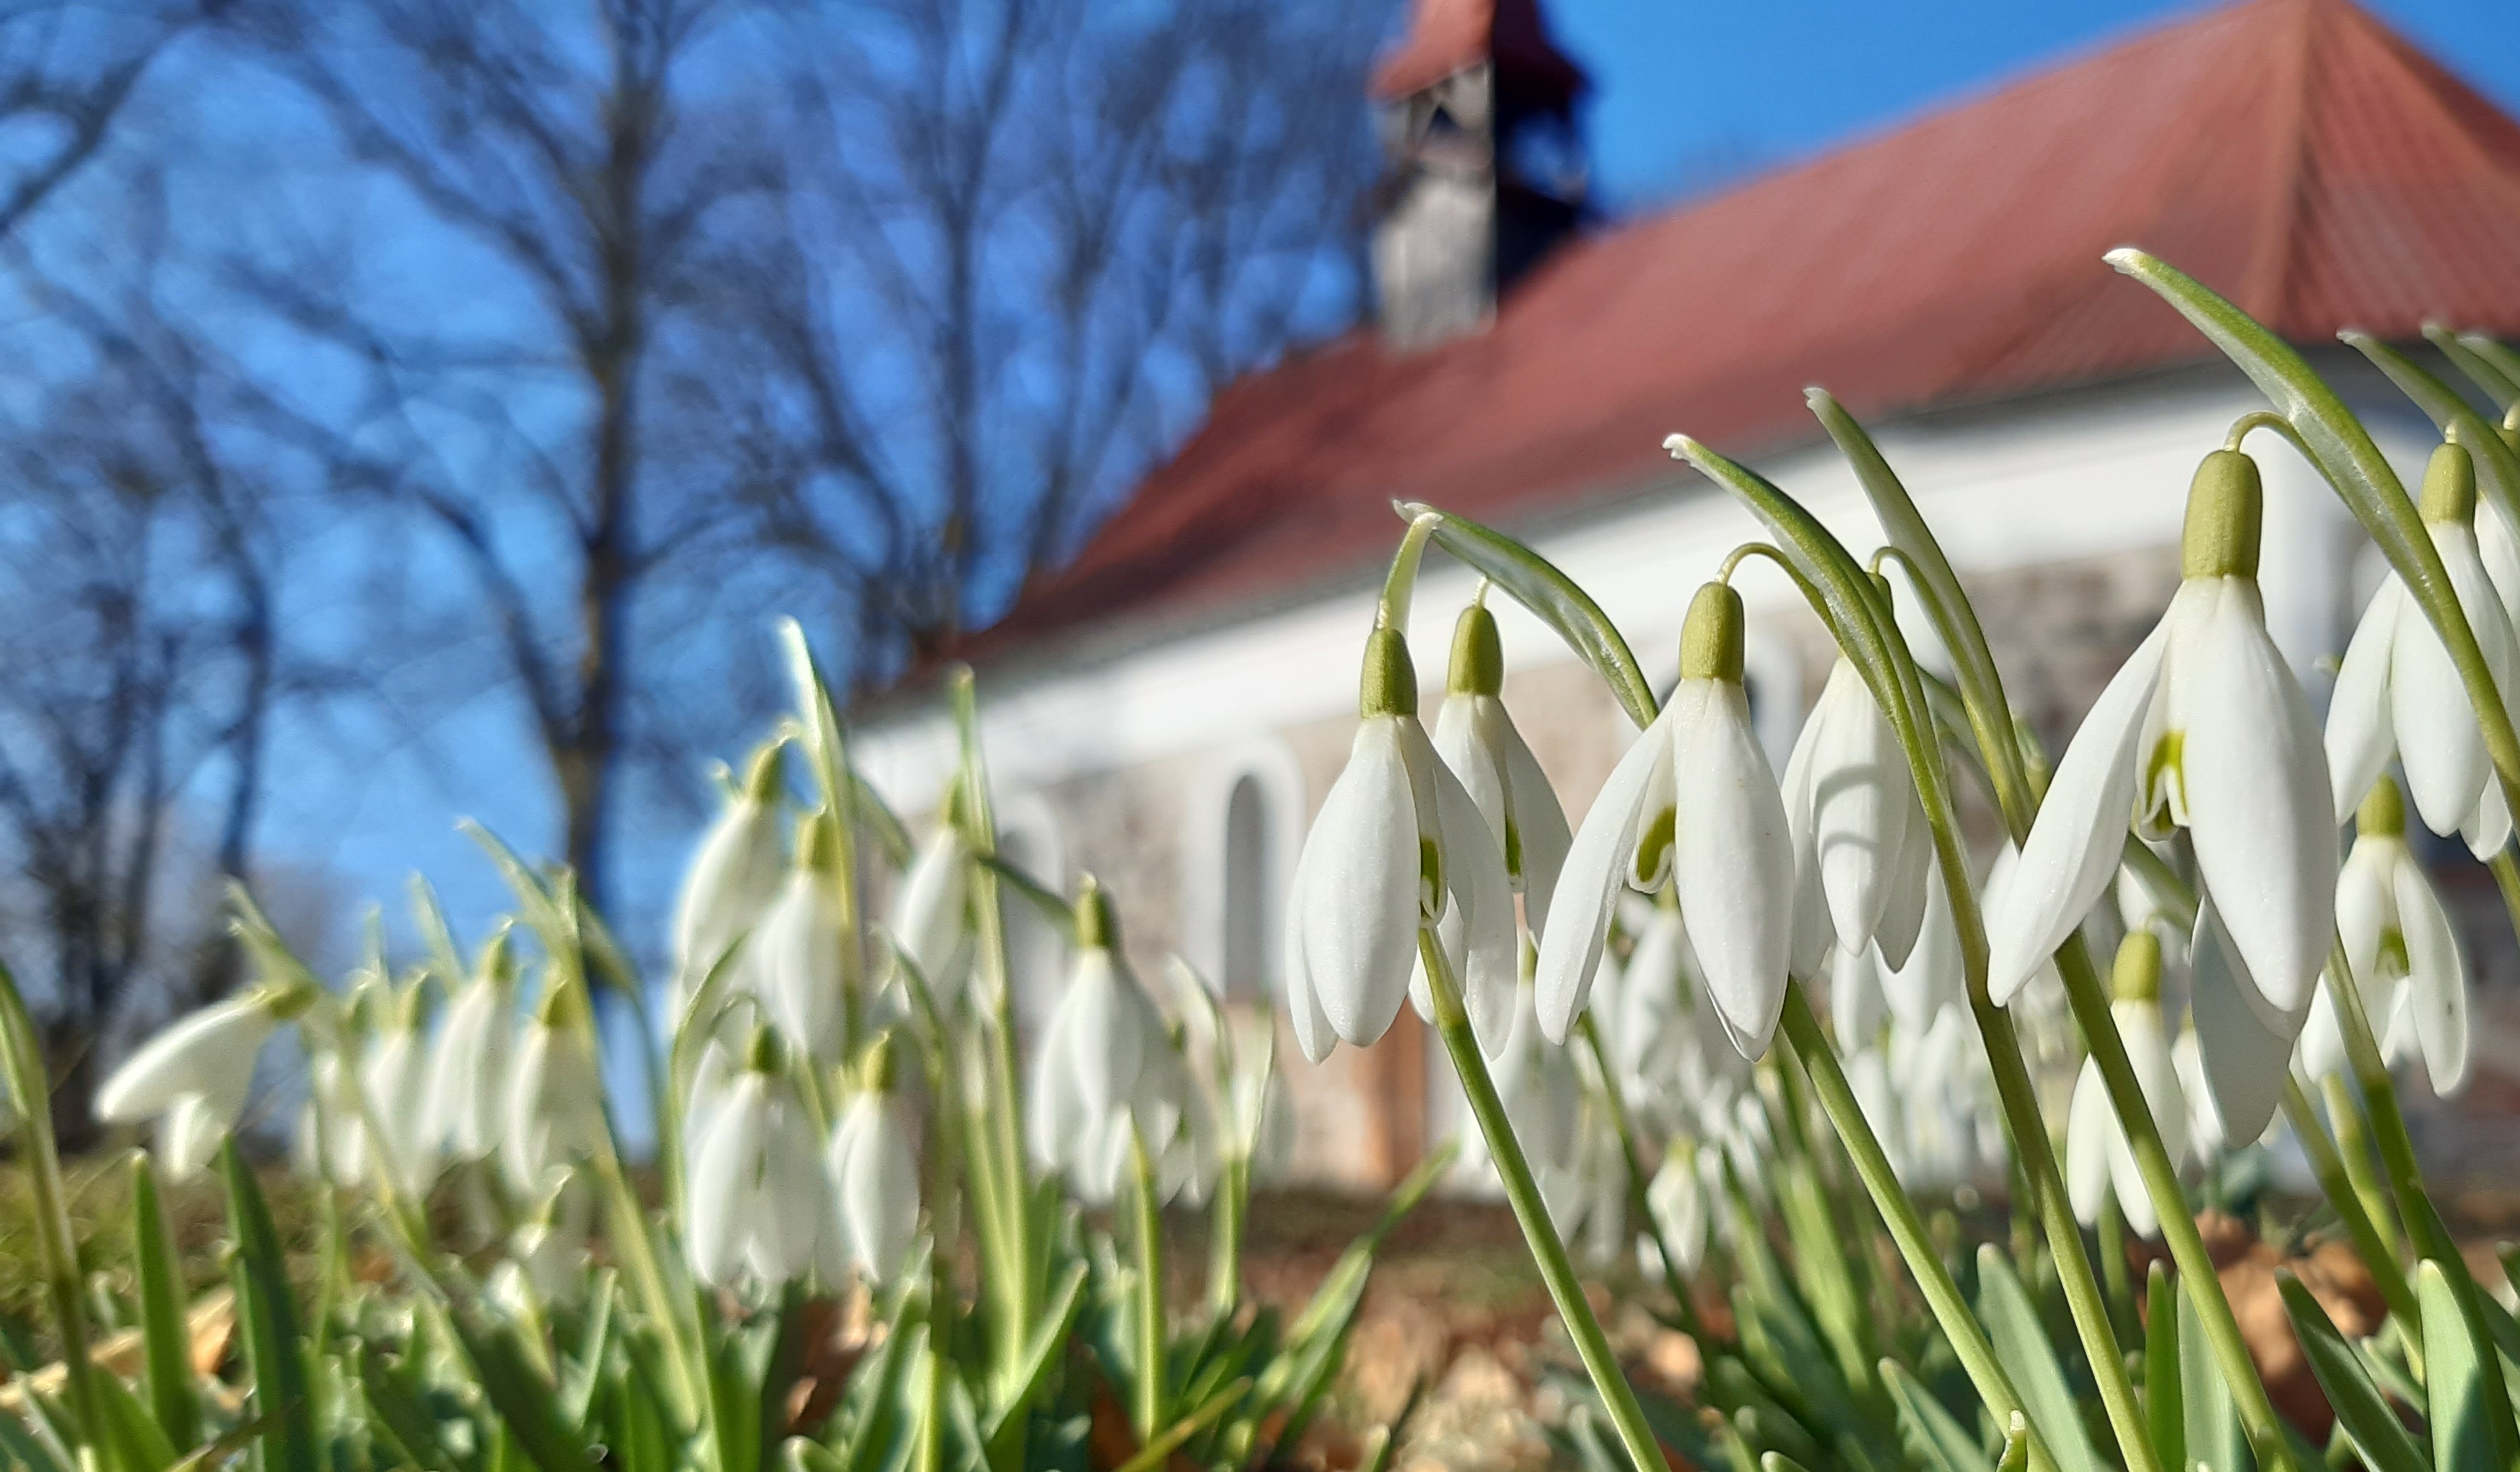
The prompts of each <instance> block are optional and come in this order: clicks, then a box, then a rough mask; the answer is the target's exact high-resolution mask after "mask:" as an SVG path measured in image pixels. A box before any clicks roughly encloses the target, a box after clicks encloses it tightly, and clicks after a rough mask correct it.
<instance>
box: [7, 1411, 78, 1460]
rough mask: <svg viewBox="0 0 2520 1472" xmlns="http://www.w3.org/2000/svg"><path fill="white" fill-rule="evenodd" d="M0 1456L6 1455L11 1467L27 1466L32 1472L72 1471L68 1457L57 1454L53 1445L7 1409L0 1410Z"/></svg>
mask: <svg viewBox="0 0 2520 1472" xmlns="http://www.w3.org/2000/svg"><path fill="white" fill-rule="evenodd" d="M0 1457H5V1458H6V1459H7V1465H9V1466H11V1467H25V1468H28V1469H30V1472H70V1464H69V1462H68V1461H67V1459H65V1458H63V1457H62V1456H59V1455H57V1454H55V1452H54V1450H53V1449H52V1448H51V1447H49V1446H47V1445H45V1443H44V1442H43V1441H42V1440H41V1439H39V1438H37V1437H36V1435H35V1434H34V1433H33V1432H32V1431H29V1430H27V1429H26V1428H25V1427H24V1426H22V1425H20V1424H19V1423H18V1418H17V1417H16V1416H14V1415H11V1414H9V1413H8V1412H6V1411H0Z"/></svg>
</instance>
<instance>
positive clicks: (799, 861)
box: [796, 808, 840, 873]
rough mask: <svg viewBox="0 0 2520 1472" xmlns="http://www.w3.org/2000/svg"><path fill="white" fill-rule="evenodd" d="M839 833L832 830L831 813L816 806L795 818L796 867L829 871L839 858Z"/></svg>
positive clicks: (821, 871)
mask: <svg viewBox="0 0 2520 1472" xmlns="http://www.w3.org/2000/svg"><path fill="white" fill-rule="evenodd" d="M839 847H840V845H839V835H838V834H837V833H834V832H832V815H831V814H830V813H829V812H828V811H826V810H824V809H822V808H816V809H815V810H814V811H812V812H811V813H808V814H806V815H805V816H804V817H802V818H799V819H797V820H796V867H797V868H798V869H810V870H815V871H816V872H818V873H829V872H831V870H832V865H833V863H834V862H836V861H837V860H838V858H839Z"/></svg>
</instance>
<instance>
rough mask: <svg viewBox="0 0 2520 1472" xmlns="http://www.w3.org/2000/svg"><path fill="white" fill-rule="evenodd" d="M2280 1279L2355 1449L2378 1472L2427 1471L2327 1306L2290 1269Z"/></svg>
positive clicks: (2307, 1352)
mask: <svg viewBox="0 0 2520 1472" xmlns="http://www.w3.org/2000/svg"><path fill="white" fill-rule="evenodd" d="M2276 1281H2277V1283H2278V1284H2279V1285H2280V1286H2281V1288H2282V1291H2283V1301H2284V1312H2285V1313H2286V1314H2287V1315H2289V1316H2291V1318H2292V1328H2293V1333H2294V1335H2295V1336H2296V1337H2298V1338H2299V1339H2300V1341H2301V1350H2302V1355H2303V1357H2304V1358H2306V1359H2308V1360H2310V1371H2311V1373H2312V1374H2314V1375H2316V1376H2318V1388H2319V1389H2321V1390H2323V1391H2325V1392H2327V1403H2328V1404H2329V1405H2333V1406H2334V1407H2336V1416H2337V1419H2338V1420H2340V1421H2342V1422H2343V1423H2344V1425H2345V1430H2346V1434H2347V1435H2348V1436H2351V1437H2352V1438H2353V1439H2354V1448H2355V1450H2357V1451H2359V1452H2360V1453H2362V1456H2363V1460H2364V1461H2366V1462H2368V1463H2370V1464H2371V1467H2372V1469H2373V1472H2428V1469H2427V1468H2426V1467H2425V1464H2424V1456H2423V1453H2422V1452H2421V1451H2419V1450H2416V1448H2415V1443H2414V1439H2413V1438H2412V1437H2409V1436H2408V1434H2407V1428H2406V1425H2405V1424H2404V1423H2403V1422H2401V1421H2400V1420H2399V1419H2398V1413H2397V1412H2396V1411H2395V1410H2393V1409H2391V1408H2390V1406H2389V1403H2388V1402H2387V1401H2386V1400H2385V1399H2383V1398H2382V1396H2381V1395H2380V1390H2379V1387H2378V1386H2375V1385H2373V1384H2372V1383H2371V1377H2370V1375H2369V1374H2368V1373H2366V1372H2365V1371H2364V1370H2363V1363H2362V1361H2361V1360H2357V1359H2356V1358H2355V1357H2354V1351H2353V1349H2352V1348H2351V1347H2350V1346H2348V1345H2347V1344H2346V1342H2345V1339H2344V1336H2343V1335H2341V1334H2339V1333H2337V1332H2336V1325H2335V1324H2334V1323H2333V1322H2332V1321H2330V1320H2329V1318H2328V1316H2327V1311H2326V1310H2325V1309H2322V1308H2320V1307H2319V1306H2318V1299H2316V1298H2314V1297H2312V1296H2311V1292H2310V1290H2309V1289H2308V1288H2305V1287H2303V1286H2302V1284H2301V1280H2300V1279H2299V1278H2296V1277H2294V1276H2293V1275H2292V1274H2291V1273H2290V1272H2278V1273H2277V1274H2276ZM2427 1348H2428V1349H2429V1346H2427Z"/></svg>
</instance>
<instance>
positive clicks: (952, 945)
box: [886, 792, 971, 1013]
mask: <svg viewBox="0 0 2520 1472" xmlns="http://www.w3.org/2000/svg"><path fill="white" fill-rule="evenodd" d="M959 803H960V795H959V792H949V793H948V794H947V795H946V802H945V811H944V812H943V813H942V814H941V815H939V817H938V819H937V823H936V826H935V828H934V829H933V830H932V831H930V832H929V833H928V835H927V836H926V838H925V839H923V840H922V841H921V843H920V845H919V852H918V853H917V854H916V855H914V856H913V857H912V859H911V861H910V868H909V870H907V871H906V872H904V873H903V874H902V876H901V887H900V888H899V889H898V890H896V891H894V893H893V897H892V910H891V912H890V915H889V918H888V919H887V922H886V927H887V928H888V929H890V930H891V932H892V937H893V940H894V941H895V942H897V943H898V944H899V945H900V947H901V949H902V952H903V953H904V954H905V955H907V956H908V957H909V958H910V960H911V963H912V964H913V965H915V966H917V967H918V968H919V977H920V980H922V981H923V982H925V983H926V984H927V990H928V993H929V995H930V996H931V997H932V998H933V999H934V1001H935V1003H936V1009H937V1011H938V1012H940V1013H951V1012H952V1011H953V1010H954V1008H955V1006H956V1005H957V1004H959V1003H960V1002H961V1000H962V997H963V983H964V980H965V978H966V976H967V973H968V972H969V970H970V968H971V967H970V956H971V920H970V895H971V848H970V845H969V844H967V843H965V842H964V841H963V827H962V825H961V823H960V822H958V821H957V814H958V806H959Z"/></svg>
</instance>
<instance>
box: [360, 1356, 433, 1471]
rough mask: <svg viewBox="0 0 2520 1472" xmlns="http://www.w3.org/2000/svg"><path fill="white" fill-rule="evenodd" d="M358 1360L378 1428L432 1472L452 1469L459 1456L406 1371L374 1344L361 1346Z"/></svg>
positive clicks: (404, 1453) (401, 1451)
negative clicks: (442, 1437) (442, 1436)
mask: <svg viewBox="0 0 2520 1472" xmlns="http://www.w3.org/2000/svg"><path fill="white" fill-rule="evenodd" d="M354 1362H355V1363H356V1365H357V1369H358V1381H359V1391H360V1394H361V1397H362V1399H363V1400H365V1401H366V1403H367V1406H368V1411H369V1413H370V1414H371V1415H372V1416H374V1417H375V1422H376V1428H377V1429H378V1430H379V1431H380V1432H382V1433H383V1434H384V1435H386V1436H389V1437H391V1438H392V1440H393V1442H394V1443H395V1445H396V1447H397V1449H398V1450H399V1454H400V1455H402V1456H404V1457H406V1458H408V1459H410V1460H411V1461H412V1462H414V1463H416V1464H418V1465H420V1466H422V1467H426V1468H427V1469H428V1472H450V1469H451V1468H453V1467H454V1466H455V1465H456V1463H455V1459H454V1457H453V1455H452V1453H450V1452H449V1451H448V1450H446V1446H445V1444H444V1443H443V1442H441V1441H440V1440H439V1439H438V1435H437V1427H436V1424H435V1422H434V1421H433V1420H432V1419H431V1418H430V1416H429V1414H428V1412H427V1410H426V1409H424V1408H423V1407H422V1405H421V1404H420V1401H419V1399H418V1397H416V1396H415V1395H414V1394H413V1393H412V1389H411V1387H410V1386H409V1385H408V1384H406V1383H405V1378H406V1377H405V1375H404V1374H403V1372H402V1371H401V1370H400V1369H399V1368H398V1367H396V1366H394V1365H392V1364H389V1363H387V1362H386V1360H385V1357H384V1355H383V1353H382V1351H380V1350H378V1349H377V1347H376V1346H375V1345H372V1344H366V1343H362V1344H360V1345H359V1346H358V1350H357V1354H356V1358H355V1361H354Z"/></svg>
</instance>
